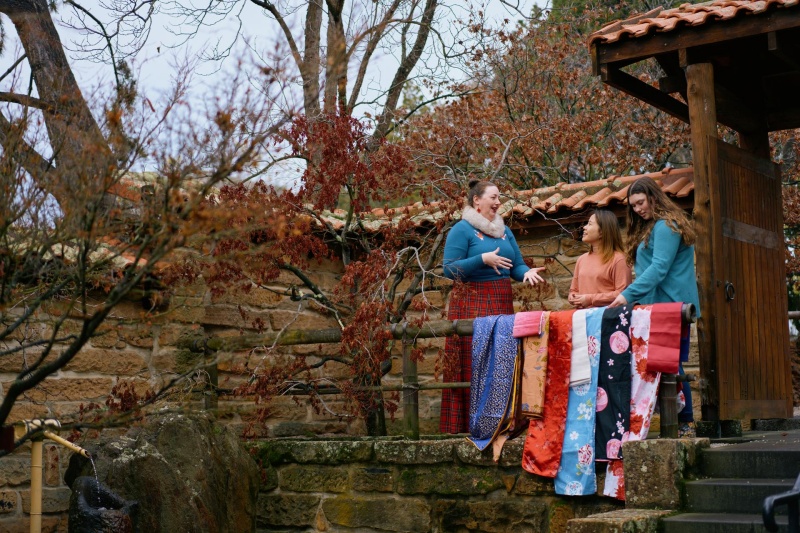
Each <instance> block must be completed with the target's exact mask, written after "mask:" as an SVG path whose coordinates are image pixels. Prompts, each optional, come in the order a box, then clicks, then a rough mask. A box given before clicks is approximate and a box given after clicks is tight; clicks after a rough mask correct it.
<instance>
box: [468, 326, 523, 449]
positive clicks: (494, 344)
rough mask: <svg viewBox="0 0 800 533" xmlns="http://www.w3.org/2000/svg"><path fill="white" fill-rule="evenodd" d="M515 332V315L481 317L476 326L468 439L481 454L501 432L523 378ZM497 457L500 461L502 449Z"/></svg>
mask: <svg viewBox="0 0 800 533" xmlns="http://www.w3.org/2000/svg"><path fill="white" fill-rule="evenodd" d="M513 329H514V315H502V316H489V317H481V318H476V319H475V321H474V322H473V334H472V379H471V381H470V405H469V433H470V436H469V437H467V439H468V440H469V441H470V442H472V443H473V444H474V445H475V446H477V448H478V449H479V450H481V451H483V450H485V449H486V448H487V447H488V446H489V445H490V444H492V441H494V439H495V438H496V437H497V436H498V434H499V432H500V430H501V429H502V428H501V424H502V422H503V421H504V419H505V418H506V416H507V414H508V411H509V408H510V406H511V403H512V402H511V398H512V389H513V385H514V378H515V376H516V375H519V374H520V372H519V370H518V369H519V363H518V357H517V354H518V351H519V350H518V346H519V343H518V341H517V339H515V338H514V337H512V336H511V333H512V331H513ZM502 442H505V439H503V441H502ZM502 442H501V444H500V446H501V447H502ZM497 454H498V457H499V449H498V450H497Z"/></svg>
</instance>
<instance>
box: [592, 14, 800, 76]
mask: <svg viewBox="0 0 800 533" xmlns="http://www.w3.org/2000/svg"><path fill="white" fill-rule="evenodd" d="M798 26H800V9H797V8H794V9H775V10H773V11H769V12H767V13H764V14H759V15H750V16H743V17H737V18H735V19H733V20H725V21H711V22H707V23H705V24H703V25H702V26H696V27H695V26H690V27H686V26H682V27H680V28H679V29H677V30H673V31H670V32H666V33H653V34H651V35H648V36H646V37H639V38H634V39H628V38H623V40H620V41H615V42H613V43H603V42H599V41H597V40H595V41H594V42H593V43H592V46H596V47H597V63H598V67H602V66H603V65H605V64H609V63H614V62H617V61H627V60H631V59H635V60H637V61H639V60H642V59H646V58H648V57H652V56H655V55H658V54H663V53H665V52H671V51H677V50H680V49H681V48H692V47H696V46H703V45H708V44H714V43H719V42H723V41H731V40H734V39H738V38H741V37H749V36H752V35H763V34H767V33H769V32H774V31H781V30H786V29H792V28H796V27H798Z"/></svg>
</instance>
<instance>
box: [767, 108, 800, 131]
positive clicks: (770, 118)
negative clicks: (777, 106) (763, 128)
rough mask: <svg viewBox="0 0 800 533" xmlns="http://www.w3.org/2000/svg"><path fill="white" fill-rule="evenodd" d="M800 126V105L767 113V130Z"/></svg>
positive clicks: (791, 128) (790, 128) (789, 128)
mask: <svg viewBox="0 0 800 533" xmlns="http://www.w3.org/2000/svg"><path fill="white" fill-rule="evenodd" d="M795 128H800V107H799V106H794V107H787V108H784V109H782V110H781V111H776V112H774V113H769V114H768V115H767V130H768V131H779V130H793V129H795Z"/></svg>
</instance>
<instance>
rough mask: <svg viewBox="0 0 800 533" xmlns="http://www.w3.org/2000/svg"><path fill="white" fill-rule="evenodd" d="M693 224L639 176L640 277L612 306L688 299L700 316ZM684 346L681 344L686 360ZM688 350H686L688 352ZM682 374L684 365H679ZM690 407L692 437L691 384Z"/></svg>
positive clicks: (633, 230)
mask: <svg viewBox="0 0 800 533" xmlns="http://www.w3.org/2000/svg"><path fill="white" fill-rule="evenodd" d="M696 235H697V234H696V233H695V230H694V224H693V223H692V221H691V220H690V219H689V217H688V216H687V215H686V213H685V212H684V211H683V210H682V209H681V208H680V207H678V206H677V205H676V204H675V202H673V201H672V200H670V199H669V198H668V197H667V195H666V194H664V191H662V190H661V187H659V186H658V184H657V183H656V182H655V181H654V180H653V179H651V178H648V177H644V178H639V179H638V180H636V181H634V182H633V184H631V186H630V188H629V189H628V239H627V253H628V263H629V264H632V265H633V266H634V271H635V272H636V279H635V280H634V282H633V283H632V284H631V285H629V286H628V288H627V289H625V290H624V291H622V293H621V294H620V295H619V296H617V298H616V300H614V301H613V302H612V303H611V304H610V305H609V307H615V306H620V305H625V304H627V303H628V302H636V303H639V304H652V303H664V302H686V303H692V304H694V306H695V308H696V309H697V315H698V316H699V315H700V301H699V297H698V293H697V277H696V274H695V267H694V242H695V238H696ZM684 348H685V349H686V350H688V345H686V346H683V345H682V347H681V352H682V353H681V355H682V359H683V352H684ZM687 353H688V351H687ZM680 373H681V374H683V373H684V372H683V366H682V365H681V366H680ZM683 393H684V396H685V399H686V407H684V409H683V410H682V411H681V412H680V413H678V424H679V434H680V435H681V436H689V437H691V436H694V415H693V413H692V395H691V388H690V387H689V384H688V382H684V386H683Z"/></svg>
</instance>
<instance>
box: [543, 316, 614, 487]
mask: <svg viewBox="0 0 800 533" xmlns="http://www.w3.org/2000/svg"><path fill="white" fill-rule="evenodd" d="M604 309H605V308H594V309H588V310H587V311H586V344H587V347H588V351H589V364H590V369H591V380H590V382H589V383H587V384H583V385H576V386H574V387H570V390H569V405H568V407H567V425H566V428H565V430H564V447H563V449H562V455H561V465H560V466H559V468H558V474H557V475H556V478H555V491H556V494H565V495H569V496H583V495H588V494H595V493H596V492H597V478H596V476H595V464H594V458H595V449H594V446H595V437H594V428H595V414H596V411H595V410H596V407H597V406H596V398H597V376H598V368H599V366H600V365H599V362H600V338H601V326H602V320H603V310H604Z"/></svg>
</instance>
